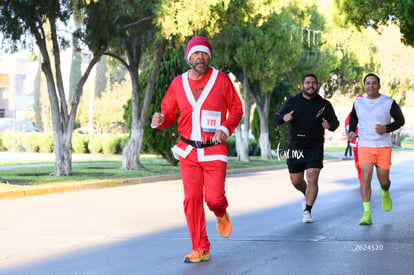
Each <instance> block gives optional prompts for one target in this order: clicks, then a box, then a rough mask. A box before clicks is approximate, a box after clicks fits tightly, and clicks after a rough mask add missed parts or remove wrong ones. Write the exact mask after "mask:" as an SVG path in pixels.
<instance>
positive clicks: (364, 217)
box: [359, 211, 372, 225]
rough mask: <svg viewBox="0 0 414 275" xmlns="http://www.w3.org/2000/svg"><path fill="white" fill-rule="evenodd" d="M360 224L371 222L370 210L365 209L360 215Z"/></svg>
mask: <svg viewBox="0 0 414 275" xmlns="http://www.w3.org/2000/svg"><path fill="white" fill-rule="evenodd" d="M359 224H360V225H371V224H372V217H371V212H368V211H365V212H364V214H363V215H362V218H361V219H360V220H359Z"/></svg>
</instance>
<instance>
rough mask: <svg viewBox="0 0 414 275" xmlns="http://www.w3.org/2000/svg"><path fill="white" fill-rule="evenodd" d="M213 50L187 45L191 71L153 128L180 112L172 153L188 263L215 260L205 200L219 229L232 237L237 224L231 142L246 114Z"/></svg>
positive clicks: (195, 41)
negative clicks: (231, 208) (229, 175)
mask: <svg viewBox="0 0 414 275" xmlns="http://www.w3.org/2000/svg"><path fill="white" fill-rule="evenodd" d="M211 56H212V48H211V45H210V43H209V41H208V40H207V39H206V38H205V37H201V36H195V37H193V38H192V39H191V40H190V41H189V42H188V45H187V52H186V58H187V62H188V64H189V65H190V67H191V69H190V70H188V71H187V72H185V73H184V74H182V75H179V76H177V77H176V78H175V79H174V80H173V81H172V83H171V84H170V87H169V88H168V90H167V93H166V94H165V96H164V98H163V100H162V103H161V113H158V112H157V113H155V114H154V115H153V117H152V127H153V128H157V129H163V128H166V127H169V126H170V125H172V124H174V123H175V121H176V118H177V115H178V113H179V114H180V115H179V117H178V126H177V127H178V132H179V134H180V140H179V141H178V144H176V145H175V146H174V147H173V148H172V151H173V152H174V155H175V157H176V158H177V159H179V161H180V169H181V176H182V181H183V186H184V213H185V217H186V220H187V225H188V229H189V233H190V237H191V241H192V250H193V251H192V252H191V253H190V254H188V255H186V256H185V257H184V262H186V263H198V262H203V261H208V260H209V259H210V242H209V240H208V237H207V233H206V220H205V212H204V202H203V198H204V200H205V202H206V204H207V206H208V208H209V209H210V211H212V212H213V213H214V214H215V216H216V217H217V230H218V232H219V233H220V235H221V236H222V237H224V238H227V237H229V236H230V233H231V230H232V224H231V219H230V215H229V214H228V212H227V211H226V209H227V207H228V202H227V198H226V196H225V179H226V168H227V159H228V150H227V145H226V140H227V138H228V137H229V136H230V135H231V134H232V133H233V132H234V130H235V128H236V127H237V125H238V124H239V122H240V119H241V117H242V115H243V108H242V103H241V101H240V98H239V96H238V93H237V91H236V89H235V88H234V86H233V83H232V82H231V80H230V79H229V77H228V76H227V75H226V74H225V73H223V72H220V71H218V70H217V69H215V68H213V67H211V66H210V58H211Z"/></svg>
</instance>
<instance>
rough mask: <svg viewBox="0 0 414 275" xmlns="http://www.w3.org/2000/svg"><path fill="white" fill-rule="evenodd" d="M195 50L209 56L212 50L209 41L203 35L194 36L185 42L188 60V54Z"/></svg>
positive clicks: (188, 58)
mask: <svg viewBox="0 0 414 275" xmlns="http://www.w3.org/2000/svg"><path fill="white" fill-rule="evenodd" d="M195 52H205V53H206V54H208V56H209V57H210V58H211V54H212V52H213V50H212V49H211V45H210V42H208V40H207V38H205V37H203V36H194V37H193V38H191V40H190V41H188V44H187V53H186V55H185V56H186V57H187V60H190V56H191V55H192V54H193V53H195Z"/></svg>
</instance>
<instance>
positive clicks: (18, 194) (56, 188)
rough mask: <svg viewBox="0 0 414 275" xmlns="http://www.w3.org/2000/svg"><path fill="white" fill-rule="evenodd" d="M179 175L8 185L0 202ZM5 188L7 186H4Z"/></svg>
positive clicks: (238, 170) (233, 171)
mask: <svg viewBox="0 0 414 275" xmlns="http://www.w3.org/2000/svg"><path fill="white" fill-rule="evenodd" d="M285 167H286V165H278V166H276V165H274V166H272V165H269V166H260V167H251V168H236V169H230V170H227V175H234V174H242V173H252V172H261V171H270V170H276V169H282V168H285ZM180 179H181V174H170V175H160V176H148V177H138V178H130V179H119V180H113V179H112V180H101V181H96V182H88V183H80V184H74V183H66V184H65V183H62V184H59V183H54V184H48V185H42V186H14V185H9V186H10V187H9V188H7V189H5V190H4V191H3V190H1V189H0V200H4V199H15V198H23V197H29V196H40V195H49V194H56V193H65V192H77V191H85V190H95V189H104V188H113V187H120V186H127V185H135V184H143V183H151V182H157V181H171V180H180ZM6 186H7V185H6ZM13 188H15V189H13Z"/></svg>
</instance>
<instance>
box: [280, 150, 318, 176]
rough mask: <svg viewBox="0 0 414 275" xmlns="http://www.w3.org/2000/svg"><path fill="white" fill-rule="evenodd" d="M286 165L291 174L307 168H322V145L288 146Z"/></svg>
mask: <svg viewBox="0 0 414 275" xmlns="http://www.w3.org/2000/svg"><path fill="white" fill-rule="evenodd" d="M287 165H288V169H289V173H291V174H295V173H300V172H303V171H305V170H307V169H309V168H320V169H321V168H323V145H322V146H314V147H312V148H295V147H292V148H289V157H288V159H287Z"/></svg>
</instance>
